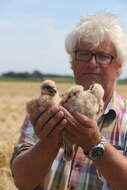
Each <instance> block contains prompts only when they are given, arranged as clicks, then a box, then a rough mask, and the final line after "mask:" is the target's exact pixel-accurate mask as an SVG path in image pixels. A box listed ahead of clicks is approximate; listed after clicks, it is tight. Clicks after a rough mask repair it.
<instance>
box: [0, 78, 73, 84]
mask: <svg viewBox="0 0 127 190" xmlns="http://www.w3.org/2000/svg"><path fill="white" fill-rule="evenodd" d="M47 79H50V80H53V81H55V82H57V83H73V78H71V77H67V78H66V77H48V78H47V77H45V78H43V79H16V78H8V77H0V82H41V81H43V80H47Z"/></svg>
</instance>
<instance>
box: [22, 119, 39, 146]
mask: <svg viewBox="0 0 127 190" xmlns="http://www.w3.org/2000/svg"><path fill="white" fill-rule="evenodd" d="M37 141H38V137H37V136H36V134H35V132H34V129H33V125H32V123H31V122H30V120H29V118H28V116H26V118H25V120H24V122H23V124H22V126H21V129H20V138H19V143H30V144H35V143H36V142H37Z"/></svg>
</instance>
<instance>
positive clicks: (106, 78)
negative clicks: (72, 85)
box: [72, 41, 121, 94]
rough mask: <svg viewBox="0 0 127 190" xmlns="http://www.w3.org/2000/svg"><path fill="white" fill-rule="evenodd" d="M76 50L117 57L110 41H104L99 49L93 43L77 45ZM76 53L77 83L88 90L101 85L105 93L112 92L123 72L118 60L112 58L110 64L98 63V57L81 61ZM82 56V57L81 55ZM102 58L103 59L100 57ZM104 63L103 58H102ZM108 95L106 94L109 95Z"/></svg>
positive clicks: (74, 70) (74, 65) (74, 66)
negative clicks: (95, 84)
mask: <svg viewBox="0 0 127 190" xmlns="http://www.w3.org/2000/svg"><path fill="white" fill-rule="evenodd" d="M75 50H77V52H78V50H81V51H82V52H84V51H88V52H89V51H90V52H93V53H99V56H100V55H101V53H102V54H104V55H105V53H106V54H108V55H111V56H116V50H115V48H114V46H113V44H112V43H111V42H109V41H104V42H101V43H100V44H99V46H98V47H93V45H92V44H91V43H88V42H80V43H78V44H77V46H76V48H75ZM77 56H78V55H77V54H76V53H75V57H74V60H73V63H72V69H73V72H74V76H75V82H76V83H77V84H80V85H82V86H84V87H85V88H86V89H88V88H89V86H90V85H91V84H93V83H99V84H101V85H102V86H103V88H104V89H105V92H107V93H108V92H109V91H110V90H111V91H112V90H113V88H114V83H115V80H116V78H117V76H118V74H119V72H120V70H121V64H120V63H118V59H117V58H112V59H111V63H110V64H100V63H98V62H97V61H98V60H97V56H96V59H95V56H93V57H92V58H91V60H89V61H83V58H82V60H80V58H79V57H77ZM79 56H80V55H79ZM99 58H101V57H99ZM101 59H102V62H103V57H102V58H101ZM96 60H97V61H96ZM107 93H106V94H107Z"/></svg>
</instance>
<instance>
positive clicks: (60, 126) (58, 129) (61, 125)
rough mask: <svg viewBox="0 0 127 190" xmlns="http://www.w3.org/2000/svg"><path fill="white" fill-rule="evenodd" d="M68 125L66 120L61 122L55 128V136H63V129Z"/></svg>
mask: <svg viewBox="0 0 127 190" xmlns="http://www.w3.org/2000/svg"><path fill="white" fill-rule="evenodd" d="M66 125H67V120H66V119H63V120H62V121H60V122H59V124H58V125H57V126H56V127H55V128H54V131H53V132H54V133H53V135H59V134H61V133H62V131H63V129H64V128H65V127H66Z"/></svg>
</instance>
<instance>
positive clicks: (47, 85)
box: [26, 80, 61, 114]
mask: <svg viewBox="0 0 127 190" xmlns="http://www.w3.org/2000/svg"><path fill="white" fill-rule="evenodd" d="M40 91H41V92H40V96H39V97H37V98H35V99H32V100H30V101H28V102H27V104H26V110H27V112H28V114H31V113H35V112H36V111H37V110H40V111H41V110H45V109H47V110H48V109H49V108H51V107H53V106H59V104H60V101H61V97H60V95H59V92H58V90H57V88H56V84H55V82H54V81H52V80H45V81H43V82H42V84H41V86H40Z"/></svg>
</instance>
